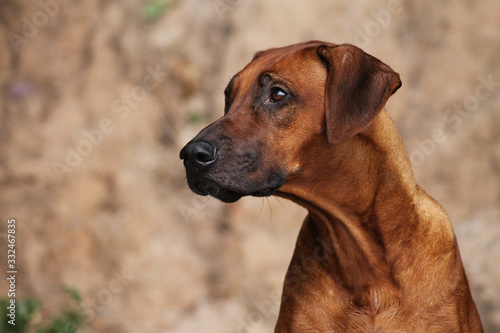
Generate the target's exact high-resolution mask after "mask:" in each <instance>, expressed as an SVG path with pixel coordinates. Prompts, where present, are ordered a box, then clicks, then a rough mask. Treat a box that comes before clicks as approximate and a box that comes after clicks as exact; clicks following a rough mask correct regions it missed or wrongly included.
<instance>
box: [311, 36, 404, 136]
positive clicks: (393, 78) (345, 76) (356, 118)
mask: <svg viewBox="0 0 500 333" xmlns="http://www.w3.org/2000/svg"><path fill="white" fill-rule="evenodd" d="M317 52H318V56H319V58H320V59H321V60H322V61H323V63H324V64H325V65H326V67H327V78H326V87H325V113H326V132H327V136H328V141H329V142H331V143H334V144H339V143H343V142H345V141H347V140H349V139H350V138H351V137H353V136H354V135H356V134H357V133H359V132H360V131H362V130H363V129H364V128H365V127H367V126H368V125H369V124H370V123H371V122H372V121H373V119H375V117H376V116H377V115H378V113H379V112H380V111H381V110H382V109H383V107H384V105H385V103H386V102H387V100H388V99H389V96H391V95H392V94H393V93H394V92H395V91H396V90H398V88H399V87H401V80H400V78H399V74H398V73H396V72H394V71H393V70H392V69H391V68H390V67H389V66H387V65H386V64H384V63H383V62H381V61H380V60H378V59H377V58H375V57H372V56H371V55H369V54H367V53H365V52H363V51H362V50H361V49H359V48H357V47H356V46H353V45H347V44H343V45H335V46H327V45H321V46H319V47H318V51H317Z"/></svg>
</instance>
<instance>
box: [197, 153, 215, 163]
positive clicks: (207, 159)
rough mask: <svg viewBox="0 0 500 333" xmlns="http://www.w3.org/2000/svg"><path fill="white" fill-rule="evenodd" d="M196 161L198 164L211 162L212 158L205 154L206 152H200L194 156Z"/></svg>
mask: <svg viewBox="0 0 500 333" xmlns="http://www.w3.org/2000/svg"><path fill="white" fill-rule="evenodd" d="M196 160H197V161H200V162H210V161H211V160H213V156H212V155H209V154H207V153H206V152H201V153H198V154H196Z"/></svg>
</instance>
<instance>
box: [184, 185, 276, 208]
mask: <svg viewBox="0 0 500 333" xmlns="http://www.w3.org/2000/svg"><path fill="white" fill-rule="evenodd" d="M283 182H284V181H279V184H278V185H275V186H272V187H268V188H265V189H262V190H258V191H255V192H249V193H245V192H242V191H239V190H233V189H230V188H227V187H224V186H220V185H219V184H217V183H215V182H213V181H209V180H207V179H198V180H197V181H195V182H189V181H188V184H189V187H190V188H191V190H192V191H193V192H194V193H196V194H198V195H203V196H206V195H210V196H212V197H214V198H216V199H219V200H221V201H223V202H226V203H231V202H235V201H238V200H239V199H241V198H242V197H244V196H249V195H250V196H254V197H268V196H271V195H273V194H274V193H275V192H276V191H277V190H278V189H279V188H280V187H281V185H283Z"/></svg>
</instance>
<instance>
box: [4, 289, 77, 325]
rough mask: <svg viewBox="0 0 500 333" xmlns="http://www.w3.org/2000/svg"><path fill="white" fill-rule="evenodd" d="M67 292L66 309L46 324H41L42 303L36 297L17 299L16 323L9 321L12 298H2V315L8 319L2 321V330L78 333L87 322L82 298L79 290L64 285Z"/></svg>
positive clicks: (64, 290)
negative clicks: (9, 307)
mask: <svg viewBox="0 0 500 333" xmlns="http://www.w3.org/2000/svg"><path fill="white" fill-rule="evenodd" d="M62 290H63V292H64V293H65V294H66V296H67V299H66V300H65V304H64V309H63V310H61V312H60V314H59V315H57V316H55V317H54V318H52V319H51V320H49V323H48V324H47V325H46V326H45V325H42V324H39V322H41V321H42V319H43V318H42V317H41V312H40V310H41V306H42V303H41V302H40V301H39V300H37V299H35V298H27V299H25V300H19V301H17V300H16V303H15V304H16V309H15V325H11V324H9V323H8V319H9V317H8V316H7V314H8V313H9V310H8V309H7V307H8V306H9V304H10V299H7V298H3V299H0V315H1V316H2V319H3V318H7V320H2V321H1V322H0V332H2V333H3V332H5V333H27V332H33V331H34V332H37V333H76V332H77V331H78V330H79V329H80V328H82V327H83V325H84V324H85V319H86V317H85V314H84V313H83V309H82V305H81V303H82V298H81V295H80V293H79V292H78V290H76V289H74V288H71V287H67V286H64V287H63V288H62Z"/></svg>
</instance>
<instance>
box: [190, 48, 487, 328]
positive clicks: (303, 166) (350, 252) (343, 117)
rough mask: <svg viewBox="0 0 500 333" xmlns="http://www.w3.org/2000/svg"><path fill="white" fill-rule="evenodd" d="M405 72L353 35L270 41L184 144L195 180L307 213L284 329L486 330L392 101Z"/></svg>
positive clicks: (205, 190) (217, 191)
mask: <svg viewBox="0 0 500 333" xmlns="http://www.w3.org/2000/svg"><path fill="white" fill-rule="evenodd" d="M400 86H401V81H400V79H399V75H398V74H397V73H395V72H394V71H393V70H392V69H391V68H390V67H389V66H387V65H385V64H384V63H382V62H381V61H379V60H378V59H376V58H374V57H372V56H370V55H368V54H366V53H364V52H363V51H361V50H360V49H358V48H357V47H355V46H352V45H345V44H344V45H336V44H329V43H323V42H318V41H311V42H307V43H302V44H296V45H291V46H287V47H282V48H276V49H270V50H267V51H263V52H259V53H257V54H256V55H255V57H254V59H253V61H252V62H251V63H250V64H248V65H247V66H246V67H245V68H244V69H243V70H242V71H241V72H239V73H238V74H236V75H235V76H234V77H233V79H232V80H231V82H230V83H229V85H228V86H227V88H226V91H225V92H224V93H225V96H226V105H225V110H224V116H223V117H222V118H220V119H219V120H217V121H215V122H214V123H212V124H211V125H209V126H208V127H206V128H205V129H203V130H202V131H201V132H200V133H199V134H198V135H197V136H196V137H195V138H194V139H193V140H192V141H191V142H189V143H188V144H187V145H186V146H185V147H184V148H183V149H182V151H181V154H180V157H181V159H183V160H184V165H185V167H186V174H187V180H188V184H189V186H190V188H191V189H192V190H193V191H194V192H195V193H197V194H201V195H207V194H210V195H212V196H214V197H216V198H218V199H220V200H222V201H225V202H233V201H236V200H238V199H239V198H241V197H242V196H245V195H253V196H268V195H273V194H274V195H278V196H280V197H284V198H288V199H290V200H292V201H294V202H296V203H298V204H299V205H302V206H304V207H305V208H306V209H307V210H308V211H309V215H308V216H307V217H306V219H305V221H304V224H303V225H302V229H301V231H300V234H299V236H298V240H297V246H296V249H295V253H294V255H293V258H292V261H291V263H290V267H289V269H288V272H287V274H286V278H285V283H284V289H283V297H282V302H281V309H280V314H279V318H278V323H277V326H276V331H275V332H425V333H432V332H447V333H448V332H482V331H483V329H482V325H481V322H480V319H479V315H478V312H477V310H476V306H475V304H474V301H473V300H472V297H471V293H470V289H469V285H468V282H467V278H466V276H465V271H464V268H463V265H462V261H461V258H460V254H459V251H458V246H457V242H456V239H455V235H454V233H453V229H452V227H451V224H450V221H449V219H448V217H447V216H446V213H445V212H444V211H443V209H442V208H441V206H440V205H439V204H438V203H437V202H436V201H434V200H433V199H432V198H431V197H430V196H429V195H427V194H426V193H425V192H424V191H423V190H422V189H421V188H420V187H419V186H418V185H417V184H416V183H415V178H414V176H413V172H412V168H411V165H410V162H409V159H408V155H407V153H406V150H405V148H404V146H403V143H402V141H401V138H400V136H399V134H398V132H397V130H396V127H395V126H394V124H393V122H392V120H391V119H390V118H389V116H388V114H387V112H386V111H385V109H384V105H385V103H386V101H387V99H388V98H389V96H391V95H392V94H393V93H394V92H395V91H396V90H397V89H398V88H399V87H400Z"/></svg>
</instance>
